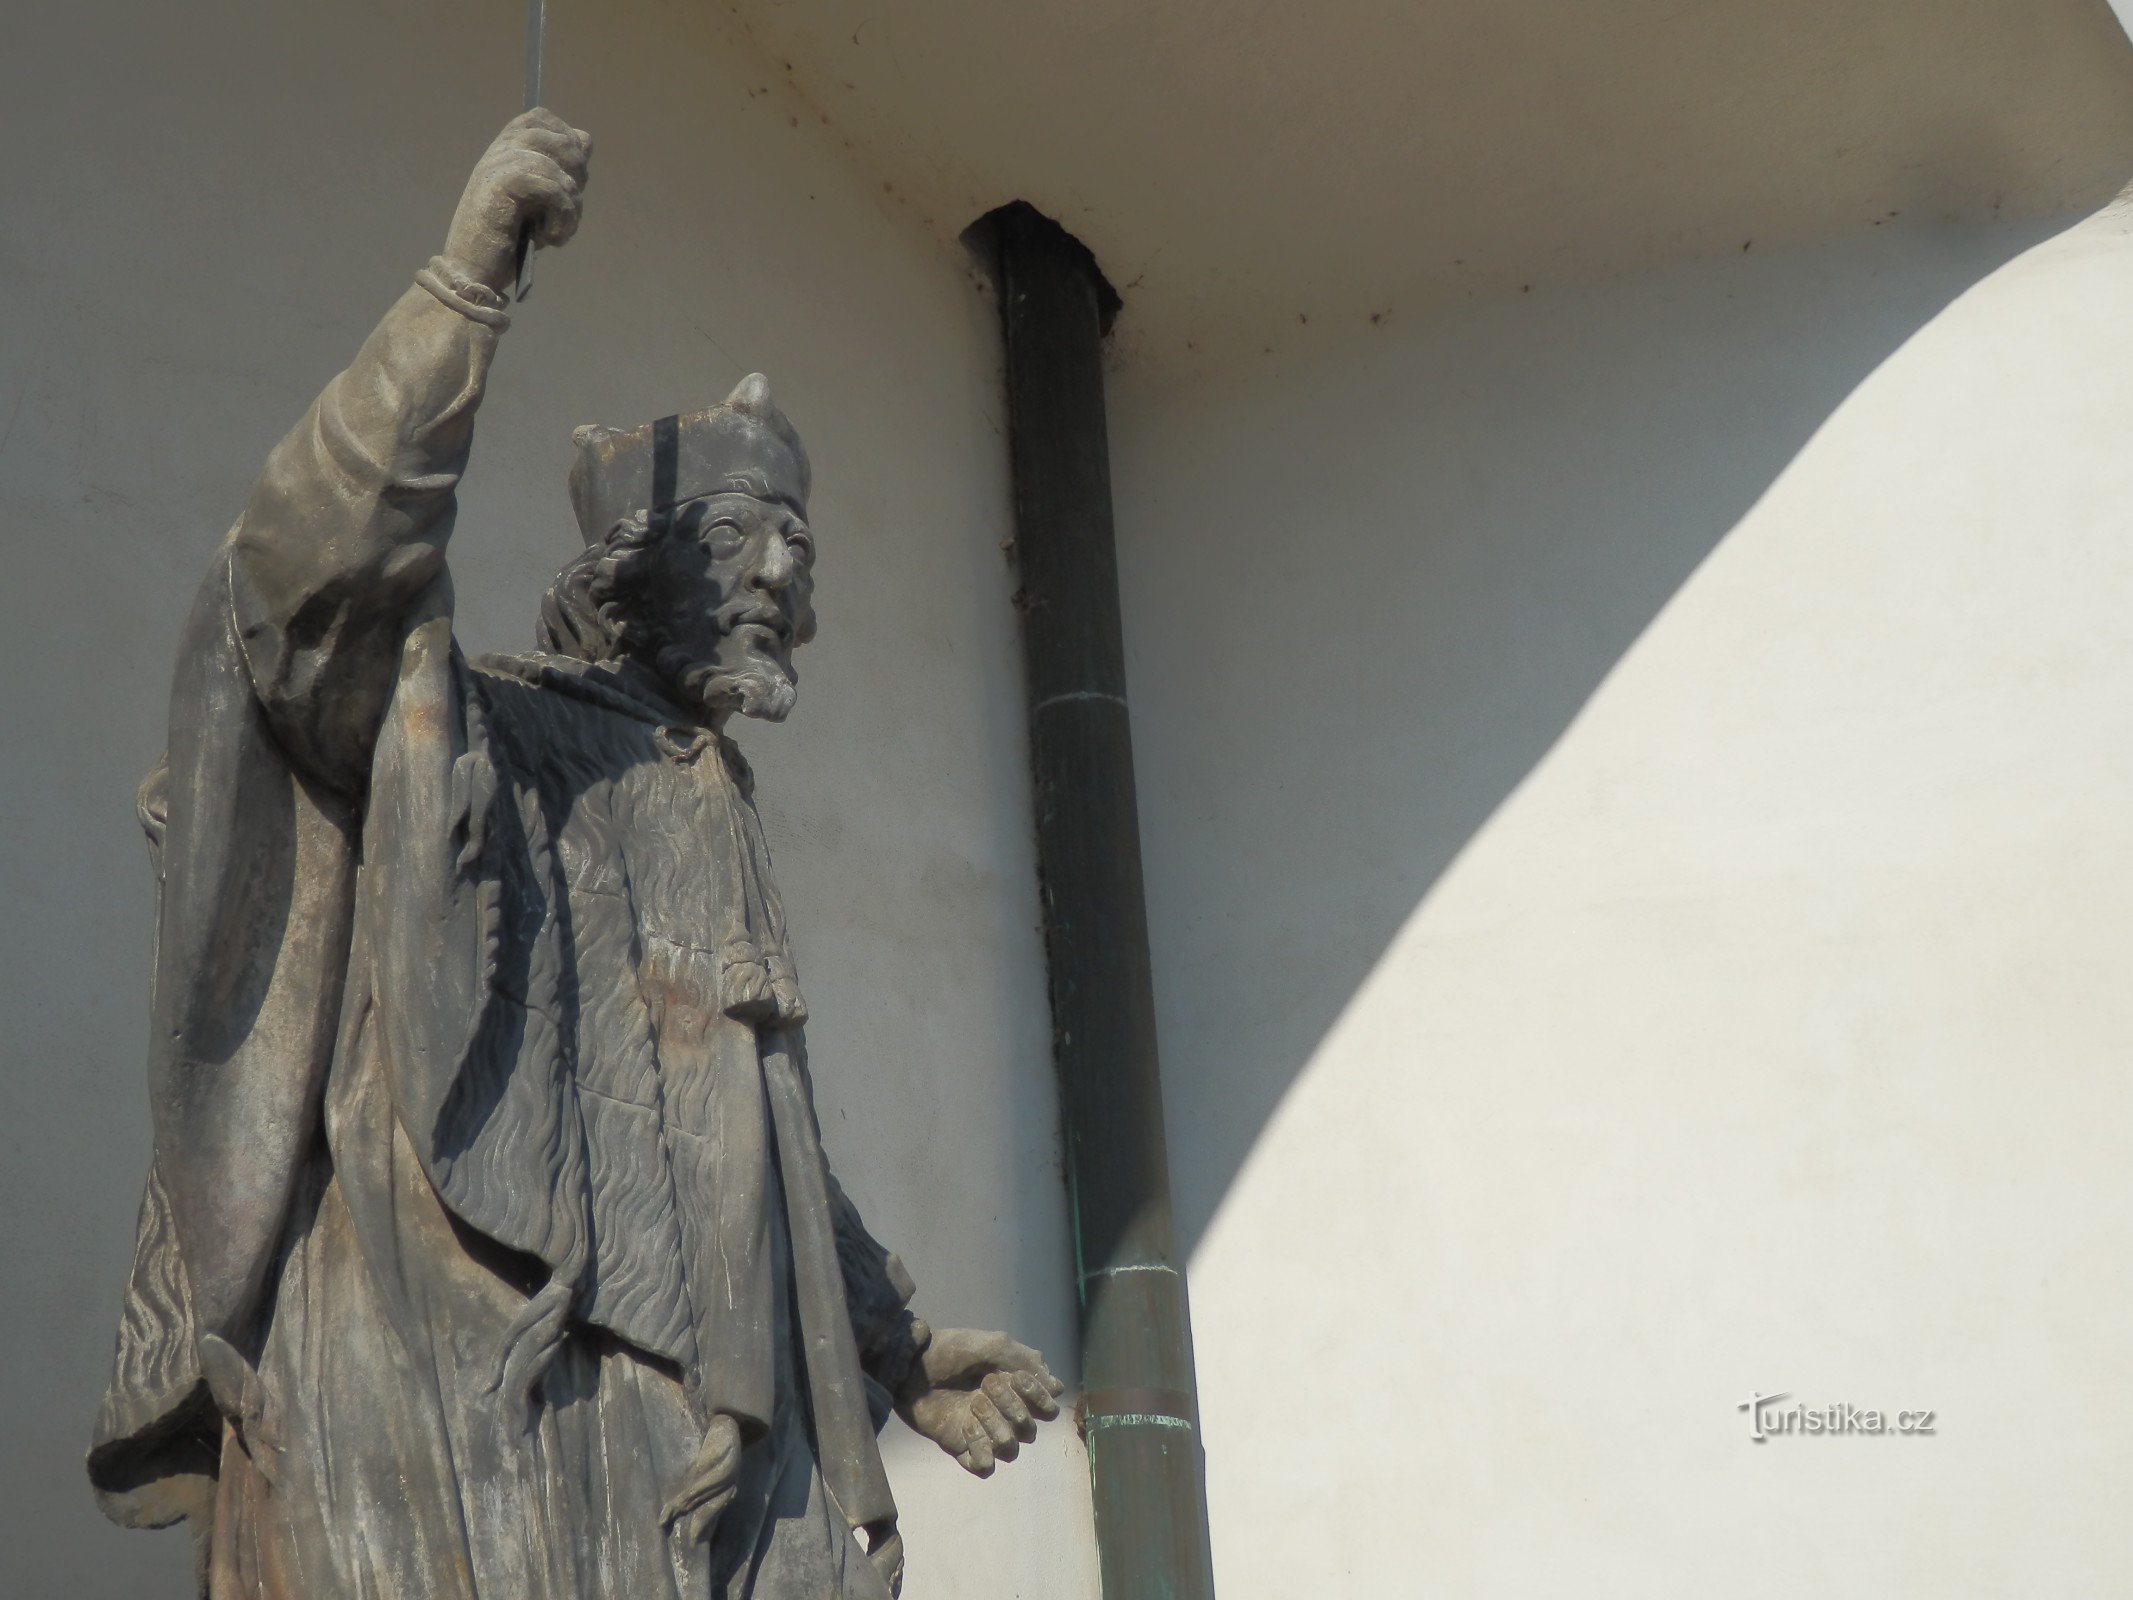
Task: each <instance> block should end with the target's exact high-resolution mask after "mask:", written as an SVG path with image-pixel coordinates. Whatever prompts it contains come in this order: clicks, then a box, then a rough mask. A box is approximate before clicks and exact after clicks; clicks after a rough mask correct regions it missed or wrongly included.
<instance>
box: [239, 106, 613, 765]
mask: <svg viewBox="0 0 2133 1600" xmlns="http://www.w3.org/2000/svg"><path fill="white" fill-rule="evenodd" d="M591 153H592V143H591V140H590V139H589V138H588V137H587V136H586V135H585V134H584V133H583V132H581V131H580V130H578V129H576V128H573V127H571V126H570V125H569V124H567V123H565V122H564V121H563V120H562V119H561V118H559V117H557V116H554V115H553V114H552V113H550V112H547V111H541V110H535V111H529V112H527V113H525V114H524V115H523V116H520V117H518V118H516V119H514V120H513V121H512V122H511V123H510V124H509V125H507V126H506V127H505V129H504V131H503V132H502V133H501V134H499V135H498V136H497V138H496V141H495V142H494V143H493V144H491V145H490V146H489V149H488V151H487V153H486V154H484V155H483V156H482V158H481V160H480V162H479V163H477V164H476V166H475V168H474V172H473V175H472V177H471V178H469V179H468V181H467V186H466V190H465V192H464V194H462V196H461V197H460V201H459V205H458V208H457V210H456V211H455V212H454V214H453V217H452V225H451V229H450V232H449V233H448V235H447V236H446V239H445V245H444V249H443V251H442V253H441V254H439V255H437V256H436V257H434V258H433V259H432V260H431V261H430V263H429V265H428V266H426V267H424V268H423V269H422V270H421V271H420V272H418V273H417V274H416V278H415V283H414V285H413V286H412V287H410V288H409V289H408V290H407V292H406V293H405V294H403V295H402V296H401V297H400V299H399V301H398V303H396V304H395V305H394V306H393V308H392V309H391V310H390V311H388V312H387V313H386V314H385V316H384V319H383V320H382V321H380V322H379V324H378V325H377V327H376V328H375V329H374V330H373V331H372V332H371V335H370V337H369V338H368V339H366V340H365V341H364V343H363V347H362V349H361V350H359V351H358V352H357V353H356V357H355V359H354V360H353V361H352V362H350V363H349V365H348V369H347V370H346V371H345V372H342V373H341V374H340V375H339V376H338V377H336V378H334V379H333V381H332V382H330V383H329V384H327V385H326V388H325V391H324V392H323V393H321V394H320V395H319V397H318V399H317V400H316V401H314V402H313V403H312V405H311V408H310V410H309V411H307V412H306V413H305V414H304V416H303V418H302V420H301V421H299V422H298V423H297V425H296V426H295V428H293V429H292V430H291V431H290V433H289V434H288V436H287V437H286V438H284V439H283V440H282V441H281V443H280V444H278V445H277V446H275V448H274V452H273V454H272V455H271V456H269V457H268V459H267V464H266V467H265V469H264V470H263V471H262V472H261V474H260V476H259V481H258V483H257V485H256V486H255V487H254V488H253V490H252V493H251V497H250V499H249V500H248V501H247V503H246V505H245V508H244V513H243V515H242V517H241V518H240V519H239V520H238V523H237V526H236V528H235V529H234V530H233V531H232V533H231V535H230V539H229V542H228V545H227V546H226V550H225V556H226V576H225V569H224V568H223V567H221V566H218V569H217V572H216V573H215V575H214V576H213V577H211V579H210V582H211V583H213V582H223V581H226V582H227V585H228V595H229V602H228V603H229V606H230V613H231V621H232V624H233V626H234V630H235V633H236V636H237V638H238V639H239V640H240V641H241V642H242V648H243V651H244V657H245V667H246V670H247V672H248V673H249V675H250V678H251V681H252V686H253V690H254V692H255V693H256V694H257V696H258V697H259V701H260V704H261V705H262V706H263V707H264V708H265V710H266V713H267V716H268V719H269V722H270V723H271V725H272V727H273V729H274V732H275V735H276V737H277V738H278V739H279V740H280V742H281V743H282V745H283V746H284V748H285V749H286V750H287V752H288V754H289V756H290V757H291V759H293V760H294V761H296V762H297V763H298V764H299V765H300V766H302V767H303V768H305V769H306V770H307V771H309V772H310V773H312V775H313V776H315V777H318V778H322V779H324V780H325V781H326V782H328V783H329V784H331V785H332V786H333V787H335V788H339V789H342V790H344V791H346V792H350V793H360V791H361V789H362V786H363V782H364V778H365V775H366V773H367V770H368V766H369V759H370V751H371V747H372V744H373V742H374V740H375V737H376V732H377V725H378V719H379V716H380V714H381V713H382V711H383V708H384V704H385V700H386V696H387V694H388V693H389V692H390V689H391V685H392V676H393V668H394V663H395V661H396V659H397V644H398V637H399V631H400V626H401V623H402V619H403V618H405V616H406V615H407V613H408V610H409V608H410V605H411V603H412V602H413V601H414V599H415V598H416V596H418V595H420V594H421V593H422V592H423V591H424V590H425V589H427V588H428V587H429V586H430V585H431V584H432V583H434V582H436V581H437V580H439V579H440V578H441V576H442V574H443V571H444V546H445V541H446V540H447V539H448V538H449V537H450V535H451V531H452V522H453V517H454V514H455V511H456V501H455V491H456V489H457V487H458V483H459V477H460V473H461V472H462V471H463V470H464V468H465V466H466V460H467V452H468V449H469V447H470V445H471V444H472V441H473V433H474V413H475V410H476V408H477V407H478V406H479V405H480V404H481V398H482V391H483V387H484V385H485V383H486V381H487V378H488V371H489V362H490V360H491V358H492V357H493V356H494V355H495V352H496V344H497V340H498V339H499V337H501V335H502V333H503V330H504V329H505V328H506V327H508V326H509V325H510V317H509V315H508V314H507V313H506V311H505V309H504V308H505V304H506V300H505V295H504V287H505V285H506V284H508V283H509V282H510V279H511V276H512V271H513V261H514V256H515V253H516V249H517V243H518V240H519V237H520V235H521V233H522V231H523V230H525V229H526V228H529V227H530V228H531V229H532V231H533V236H534V237H535V239H537V240H538V241H539V242H540V243H541V244H543V245H560V244H562V243H564V242H565V241H567V240H568V239H569V238H570V236H571V234H572V233H574V232H575V231H576V229H577V225H578V216H579V209H580V203H581V202H580V194H581V191H582V188H583V186H584V183H585V179H586V164H587V162H588V160H589V159H590V157H591Z"/></svg>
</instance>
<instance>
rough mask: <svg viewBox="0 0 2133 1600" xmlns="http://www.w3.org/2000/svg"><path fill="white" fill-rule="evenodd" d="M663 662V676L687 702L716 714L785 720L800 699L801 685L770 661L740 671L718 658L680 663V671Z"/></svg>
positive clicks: (753, 664)
mask: <svg viewBox="0 0 2133 1600" xmlns="http://www.w3.org/2000/svg"><path fill="white" fill-rule="evenodd" d="M676 653H678V652H676ZM665 654H666V652H662V655H663V656H664V655H665ZM659 665H660V676H661V677H662V678H664V679H666V680H667V682H668V683H669V684H670V685H671V686H672V687H673V688H674V689H675V690H676V691H677V692H679V694H680V695H681V697H682V703H683V704H684V705H690V706H701V707H702V708H703V709H704V711H705V712H706V713H707V714H708V715H710V716H712V717H723V716H729V715H731V714H732V713H733V712H736V711H738V712H739V713H740V714H741V715H742V716H744V717H755V718H758V719H759V720H761V721H764V722H783V721H784V720H785V719H786V717H788V716H790V715H791V714H792V708H793V705H794V703H795V702H796V701H797V700H798V699H799V698H800V690H799V686H798V685H797V684H795V683H794V682H793V681H792V679H791V678H790V677H789V676H788V675H787V674H785V673H784V672H781V671H780V670H779V669H778V668H777V667H775V666H773V665H772V664H771V663H769V662H767V661H751V662H749V663H748V664H747V665H746V666H744V667H741V668H739V669H738V670H735V669H733V668H729V667H721V666H720V665H718V663H717V662H714V661H690V662H687V663H682V664H679V669H678V670H675V668H674V667H670V666H669V664H668V663H667V662H666V661H665V660H662V661H661V662H660V664H659Z"/></svg>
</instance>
